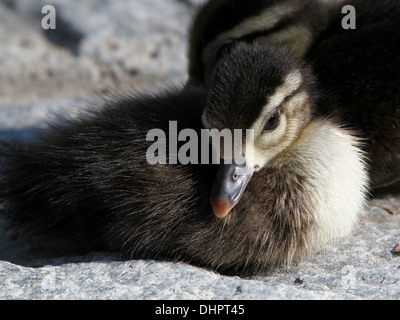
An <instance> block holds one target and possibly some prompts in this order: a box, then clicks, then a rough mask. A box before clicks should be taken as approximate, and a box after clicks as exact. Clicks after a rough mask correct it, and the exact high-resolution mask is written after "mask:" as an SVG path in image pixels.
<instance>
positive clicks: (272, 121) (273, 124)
mask: <svg viewBox="0 0 400 320" xmlns="http://www.w3.org/2000/svg"><path fill="white" fill-rule="evenodd" d="M280 122H281V115H280V113H279V112H278V111H277V112H275V113H274V114H273V115H272V116H271V117H270V118H269V119H268V121H267V123H266V124H265V126H264V129H263V133H264V132H268V131H272V130H275V129H276V128H277V127H278V126H279V123H280Z"/></svg>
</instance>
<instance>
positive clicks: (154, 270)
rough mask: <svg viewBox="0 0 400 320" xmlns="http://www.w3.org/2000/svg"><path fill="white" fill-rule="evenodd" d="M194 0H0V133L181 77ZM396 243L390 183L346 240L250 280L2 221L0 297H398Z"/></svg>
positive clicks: (395, 200) (395, 195)
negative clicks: (45, 21) (49, 25)
mask: <svg viewBox="0 0 400 320" xmlns="http://www.w3.org/2000/svg"><path fill="white" fill-rule="evenodd" d="M200 2H202V1H200V0H196V1H195V0H164V1H159V0H146V1H141V0H119V1H114V0H113V1H112V0H102V1H91V0H85V1H83V0H71V1H64V0H54V1H44V0H43V1H42V0H10V1H8V0H0V21H1V23H0V138H3V139H11V138H15V137H18V138H22V139H29V138H30V137H31V134H32V128H33V127H43V126H44V121H45V120H48V119H50V120H51V118H52V114H53V113H54V112H56V113H60V112H62V113H64V114H67V115H71V116H75V115H77V114H79V110H80V108H82V107H86V106H90V105H92V104H91V101H93V100H92V99H97V98H96V95H95V93H100V94H102V93H108V92H114V91H115V90H117V91H120V90H121V91H124V90H129V91H132V90H153V89H154V88H156V87H158V86H166V85H169V84H170V83H174V82H175V83H176V82H177V83H181V82H182V81H183V80H184V79H185V77H186V74H185V73H186V57H185V52H186V51H185V46H186V44H185V37H186V33H187V25H188V24H189V22H190V17H191V15H192V13H193V12H194V10H195V8H196V5H197V4H198V3H200ZM44 4H53V5H54V6H55V7H56V10H57V19H58V20H57V30H56V31H55V32H53V33H52V32H51V31H46V32H44V31H43V30H42V29H41V27H40V21H41V18H42V16H43V15H42V14H41V13H40V11H41V7H42V6H43V5H44ZM383 208H385V209H383ZM396 213H397V214H396ZM399 243H400V193H399V192H398V190H397V191H396V190H391V193H384V194H381V195H378V196H375V197H374V199H373V200H371V201H370V202H369V205H368V208H366V216H365V217H364V218H363V219H362V220H361V221H360V224H359V225H358V227H357V228H356V229H355V230H354V234H353V236H352V237H350V238H348V239H345V240H344V241H342V242H340V243H338V244H337V245H335V246H332V247H331V248H329V249H327V250H326V251H325V252H322V253H320V254H318V255H316V256H314V257H312V258H310V259H308V260H307V261H304V262H303V263H301V264H300V265H298V266H294V267H292V268H290V269H289V270H278V271H276V272H274V273H272V274H270V275H262V276H258V277H253V278H249V279H243V278H238V277H226V276H221V275H219V274H216V273H214V272H212V271H209V270H205V269H200V268H197V267H193V266H190V265H186V264H183V263H171V262H163V261H150V260H149V261H143V260H138V261H120V260H119V257H118V255H117V254H111V253H104V252H94V253H90V254H87V255H84V256H76V253H74V252H68V244H67V243H60V242H57V241H54V242H53V241H49V240H43V239H38V238H27V237H25V236H24V235H23V234H18V233H13V232H10V231H8V230H7V221H5V220H4V219H0V299H399V298H400V255H398V254H396V253H395V252H394V251H392V249H393V248H394V247H395V245H397V244H399Z"/></svg>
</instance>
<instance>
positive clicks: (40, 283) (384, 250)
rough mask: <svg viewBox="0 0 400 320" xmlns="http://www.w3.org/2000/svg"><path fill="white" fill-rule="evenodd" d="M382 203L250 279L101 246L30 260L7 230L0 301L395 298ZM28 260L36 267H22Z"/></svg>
mask: <svg viewBox="0 0 400 320" xmlns="http://www.w3.org/2000/svg"><path fill="white" fill-rule="evenodd" d="M392 199H396V201H397V202H398V203H399V200H400V198H399V197H396V198H392ZM379 201H383V202H385V201H386V200H384V199H380V200H373V201H371V202H370V203H369V208H368V210H367V211H368V214H367V215H366V216H365V217H364V218H363V219H362V220H361V222H360V224H359V226H358V227H357V228H356V230H355V232H354V235H353V236H352V237H349V238H348V239H345V240H344V241H342V242H340V243H338V244H337V245H335V246H332V247H330V248H328V250H326V251H325V252H322V253H320V254H318V255H316V256H314V257H312V258H310V259H309V260H307V261H304V262H303V263H301V264H300V265H298V266H294V267H292V268H290V269H288V270H278V271H275V272H273V273H272V274H270V275H260V276H257V277H252V278H239V277H226V276H221V275H219V274H217V273H215V272H212V271H209V270H206V269H201V268H197V267H194V266H190V265H187V264H184V263H173V262H162V261H152V260H132V261H119V260H118V256H117V255H115V254H110V253H101V252H97V253H91V254H88V255H85V256H80V257H55V258H54V257H53V258H47V259H46V258H44V257H40V256H39V257H36V258H35V255H34V251H32V249H31V250H28V249H27V248H26V246H25V248H22V249H23V250H26V252H25V254H26V256H25V261H24V258H23V257H21V256H20V257H16V256H15V253H12V250H11V249H14V251H15V250H16V249H18V250H21V248H20V247H18V246H16V245H15V244H14V245H13V242H15V241H17V242H18V241H21V239H14V240H12V239H11V238H10V237H9V235H8V236H7V237H5V238H4V237H3V238H2V239H1V240H0V241H1V246H0V248H2V249H0V260H2V261H0V299H243V300H247V299H249V300H254V299H399V298H400V257H395V256H393V255H392V254H391V252H390V251H391V249H392V248H393V244H395V243H396V241H398V239H400V230H399V225H400V218H399V217H398V216H396V217H394V216H391V215H389V214H387V213H386V212H385V211H384V210H382V209H380V208H379V207H378V206H379ZM3 225H4V222H3ZM2 234H4V232H2ZM20 244H21V243H20ZM7 246H9V250H8V252H5V251H4V248H5V247H7ZM39 249H40V248H39ZM36 250H37V249H36ZM39 251H40V250H39ZM13 254H14V257H13ZM18 259H19V263H18V264H17V263H15V260H18ZM33 259H35V260H33ZM28 260H30V264H31V265H35V266H37V267H36V268H32V267H27V266H26V263H27V262H28ZM24 263H25V264H24ZM24 265H25V266H24ZM38 266H39V268H38ZM238 288H239V289H238Z"/></svg>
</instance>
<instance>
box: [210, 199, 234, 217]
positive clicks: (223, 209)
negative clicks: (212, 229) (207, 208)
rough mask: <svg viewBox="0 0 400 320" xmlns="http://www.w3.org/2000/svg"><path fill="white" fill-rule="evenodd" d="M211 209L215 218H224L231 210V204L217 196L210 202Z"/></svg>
mask: <svg viewBox="0 0 400 320" xmlns="http://www.w3.org/2000/svg"><path fill="white" fill-rule="evenodd" d="M211 207H212V210H213V212H214V214H215V216H216V217H217V218H220V219H222V218H225V217H226V216H227V215H228V213H229V212H230V211H231V209H232V207H233V205H231V204H229V203H228V202H227V201H226V200H225V199H223V198H221V197H218V198H216V199H214V200H213V201H212V203H211Z"/></svg>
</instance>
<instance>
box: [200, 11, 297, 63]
mask: <svg viewBox="0 0 400 320" xmlns="http://www.w3.org/2000/svg"><path fill="white" fill-rule="evenodd" d="M298 9H299V8H298V7H297V5H296V6H294V5H288V4H279V5H276V6H275V7H272V8H267V9H265V10H264V11H262V12H261V13H260V14H259V15H257V16H253V17H249V18H248V19H246V20H244V21H243V22H241V23H240V24H238V25H236V26H235V27H234V28H233V29H231V30H229V31H226V32H223V33H222V34H220V35H219V36H218V37H216V38H215V39H214V40H213V41H211V42H210V43H209V44H208V45H207V46H206V47H205V48H204V50H203V52H202V55H201V58H202V62H203V63H204V64H207V62H209V61H213V57H214V55H215V53H216V51H217V50H218V48H219V47H220V46H221V44H223V43H224V42H226V41H227V40H229V39H238V38H241V37H243V36H246V35H248V34H252V33H255V32H260V31H268V30H270V29H272V28H274V27H275V26H276V25H277V24H278V23H279V22H280V21H282V20H283V19H284V18H285V17H287V16H289V15H291V14H292V13H293V12H295V11H297V10H298Z"/></svg>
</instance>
